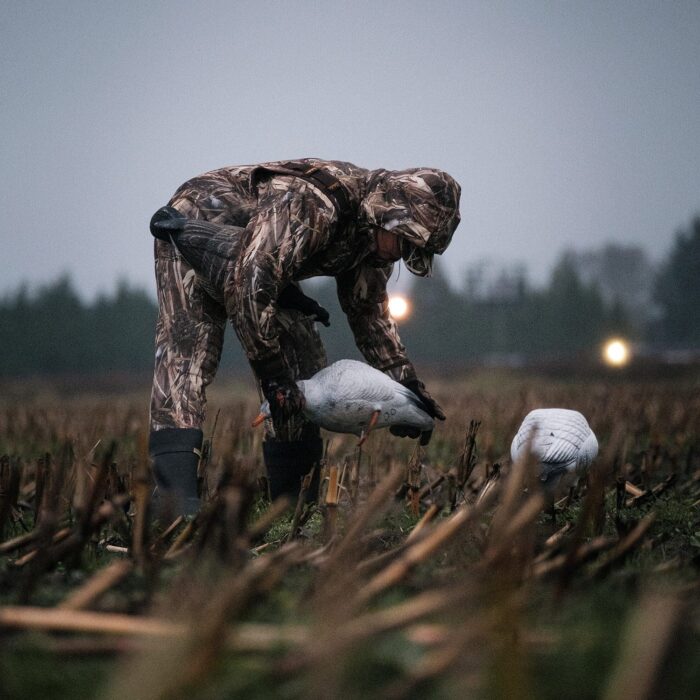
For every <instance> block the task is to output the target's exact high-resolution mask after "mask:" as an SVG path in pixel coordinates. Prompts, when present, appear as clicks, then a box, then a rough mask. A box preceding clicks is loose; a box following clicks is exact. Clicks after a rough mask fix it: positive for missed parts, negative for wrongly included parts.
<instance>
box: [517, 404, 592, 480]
mask: <svg viewBox="0 0 700 700" xmlns="http://www.w3.org/2000/svg"><path fill="white" fill-rule="evenodd" d="M528 445H529V449H530V452H532V455H533V456H534V457H535V459H537V461H538V467H539V469H540V473H539V478H540V481H541V482H542V483H543V485H544V487H545V489H546V490H547V491H554V490H555V489H556V488H557V487H558V486H560V485H563V486H573V484H574V483H575V482H576V481H577V480H578V478H579V477H580V476H582V475H583V474H584V473H585V472H586V471H587V470H588V467H589V466H590V464H591V462H592V461H593V460H594V459H595V456H596V455H597V454H598V440H597V439H596V436H595V434H594V433H593V431H592V430H591V428H590V426H589V425H588V421H586V419H585V418H584V417H583V416H582V415H581V414H580V413H579V412H578V411H571V410H569V409H566V408H538V409H535V410H534V411H530V413H528V414H527V416H525V420H524V421H523V424H522V425H521V426H520V429H519V430H518V432H517V433H516V435H515V437H514V438H513V442H512V443H511V445H510V456H511V459H512V460H513V462H515V461H517V460H518V459H521V458H524V457H526V455H527V450H528Z"/></svg>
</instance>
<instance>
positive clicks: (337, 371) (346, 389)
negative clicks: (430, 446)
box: [253, 360, 434, 444]
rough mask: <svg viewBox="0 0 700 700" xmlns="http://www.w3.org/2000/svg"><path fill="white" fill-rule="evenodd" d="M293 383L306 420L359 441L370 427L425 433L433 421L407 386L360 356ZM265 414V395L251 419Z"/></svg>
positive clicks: (259, 417)
mask: <svg viewBox="0 0 700 700" xmlns="http://www.w3.org/2000/svg"><path fill="white" fill-rule="evenodd" d="M297 386H298V387H299V390H300V391H301V393H302V394H303V395H304V400H305V406H304V414H305V415H306V417H307V418H308V419H309V420H311V421H313V422H314V423H316V424H317V425H320V426H321V427H322V428H325V429H326V430H331V431H333V432H336V433H351V434H353V435H358V436H359V437H360V444H362V443H363V442H364V440H365V439H366V437H367V434H368V433H369V432H370V430H375V429H379V428H386V427H389V426H392V425H402V426H410V427H413V428H417V429H418V430H420V431H421V433H428V432H429V431H431V430H432V429H433V427H434V421H433V419H432V418H431V417H430V416H429V415H428V414H427V413H426V412H425V411H424V410H423V404H422V403H421V401H420V399H419V398H418V397H417V396H416V395H415V394H414V393H413V392H412V391H411V390H410V389H407V388H406V387H405V386H403V385H402V384H399V383H398V382H397V381H394V380H393V379H392V378H391V377H389V376H387V375H386V374H384V373H383V372H380V371H379V370H378V369H374V367H370V366H369V365H367V364H365V363H364V362H358V361H356V360H338V361H337V362H334V363H333V364H332V365H329V366H328V367H326V368H325V369H322V370H321V371H320V372H317V373H316V374H314V376H313V377H311V378H310V379H301V380H299V381H298V382H297ZM269 416H270V405H269V403H268V402H267V401H265V402H264V403H263V404H262V406H261V407H260V415H259V416H258V417H257V418H256V419H255V421H253V425H259V424H260V423H262V421H263V420H264V419H265V418H268V417H269Z"/></svg>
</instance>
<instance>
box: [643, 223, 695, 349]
mask: <svg viewBox="0 0 700 700" xmlns="http://www.w3.org/2000/svg"><path fill="white" fill-rule="evenodd" d="M654 298H655V300H656V301H657V303H658V304H659V306H660V307H661V311H662V318H661V329H662V337H663V339H664V340H665V341H666V342H668V343H671V344H674V345H678V346H694V347H698V346H699V345H700V216H696V217H695V218H694V219H693V221H692V222H691V223H690V226H689V227H688V229H687V230H685V231H683V230H681V231H679V232H678V233H677V234H676V239H675V242H674V245H673V247H672V249H671V252H670V253H669V255H668V258H667V259H666V261H665V262H664V264H663V265H662V267H661V270H660V271H659V275H658V277H657V279H656V284H655V289H654Z"/></svg>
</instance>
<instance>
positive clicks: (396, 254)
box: [372, 227, 401, 262]
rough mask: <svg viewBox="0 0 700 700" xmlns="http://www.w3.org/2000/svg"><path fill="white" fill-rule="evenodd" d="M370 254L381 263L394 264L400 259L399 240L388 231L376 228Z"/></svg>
mask: <svg viewBox="0 0 700 700" xmlns="http://www.w3.org/2000/svg"><path fill="white" fill-rule="evenodd" d="M372 252H373V253H374V255H375V257H376V258H378V259H379V260H381V261H382V262H396V261H397V260H399V259H400V258H401V239H400V238H399V237H398V236H396V235H394V234H393V233H391V232H390V231H386V230H385V229H383V228H378V227H376V228H375V229H374V249H373V251H372Z"/></svg>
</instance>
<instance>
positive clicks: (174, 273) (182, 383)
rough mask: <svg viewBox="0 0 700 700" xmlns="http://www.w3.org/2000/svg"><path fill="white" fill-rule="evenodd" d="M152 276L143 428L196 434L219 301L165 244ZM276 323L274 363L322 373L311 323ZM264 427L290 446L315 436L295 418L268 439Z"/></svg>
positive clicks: (281, 316)
mask: <svg viewBox="0 0 700 700" xmlns="http://www.w3.org/2000/svg"><path fill="white" fill-rule="evenodd" d="M174 206H175V207H176V208H177V209H179V210H180V211H181V212H182V213H183V214H184V215H185V216H187V217H188V218H192V219H208V220H213V221H215V222H216V223H227V222H226V221H223V220H221V218H220V217H218V216H217V217H207V216H206V213H205V212H202V211H201V210H199V209H198V208H196V207H194V206H193V205H192V204H191V203H190V202H189V201H186V200H183V201H181V202H175V203H174ZM234 231H235V230H234ZM155 271H156V285H157V290H158V322H157V324H156V356H155V369H154V374H153V389H152V393H151V429H153V430H159V429H161V428H201V427H202V424H203V423H204V418H205V415H206V389H207V386H208V385H209V384H210V383H211V381H212V379H213V378H214V376H215V374H216V370H217V368H218V366H219V360H220V358H221V350H222V347H223V341H224V330H225V327H226V320H227V316H226V310H225V307H224V304H223V303H222V299H220V298H219V299H218V300H217V299H216V298H215V296H217V295H216V293H215V292H216V291H218V290H211V289H209V292H214V294H211V293H209V292H208V291H207V290H206V286H207V285H206V284H203V282H202V280H200V279H199V278H198V276H197V274H196V273H195V271H194V270H193V268H192V267H191V266H190V265H189V263H187V261H186V260H184V258H182V256H181V255H180V254H179V253H178V251H177V250H176V248H175V246H173V245H171V244H170V243H165V242H163V241H159V240H157V241H156V242H155ZM276 322H277V323H278V324H279V337H280V346H281V349H282V356H283V358H284V361H285V364H286V366H287V368H288V369H289V371H290V374H291V376H292V377H294V378H295V379H307V378H308V377H310V376H311V375H313V374H314V373H316V372H317V371H318V370H319V369H322V368H323V367H325V366H326V364H327V359H326V352H325V349H324V347H323V342H322V341H321V337H320V335H319V334H318V331H317V330H316V327H315V325H314V322H313V321H311V320H310V319H309V318H308V317H306V316H305V315H304V314H302V313H301V312H299V311H296V310H291V309H279V311H278V313H277V316H276ZM234 330H236V329H235V326H234ZM236 332H237V331H236ZM266 426H267V428H266V430H267V438H268V439H276V440H283V441H292V440H299V439H302V438H307V437H312V436H314V435H318V434H319V430H318V428H317V427H316V426H315V425H313V424H312V423H310V422H308V421H307V420H306V419H305V418H304V417H303V416H301V415H299V416H295V417H293V418H292V419H291V420H290V421H289V422H288V423H287V424H286V425H285V426H284V428H283V429H281V430H279V431H277V434H276V435H275V434H274V432H273V430H272V425H271V423H270V421H266Z"/></svg>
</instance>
